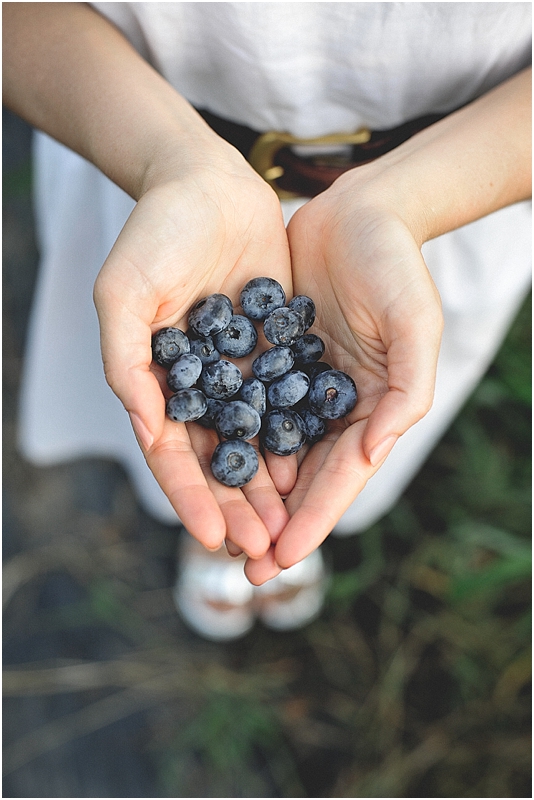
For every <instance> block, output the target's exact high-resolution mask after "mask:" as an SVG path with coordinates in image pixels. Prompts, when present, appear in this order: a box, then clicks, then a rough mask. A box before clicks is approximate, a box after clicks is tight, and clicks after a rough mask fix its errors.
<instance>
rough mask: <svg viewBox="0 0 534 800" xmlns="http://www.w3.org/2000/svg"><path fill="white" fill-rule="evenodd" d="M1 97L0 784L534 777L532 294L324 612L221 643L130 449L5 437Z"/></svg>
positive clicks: (11, 315)
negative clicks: (146, 504)
mask: <svg viewBox="0 0 534 800" xmlns="http://www.w3.org/2000/svg"><path fill="white" fill-rule="evenodd" d="M30 137H31V132H30V130H29V129H28V128H26V126H24V125H23V124H22V123H21V122H20V121H19V120H17V119H16V118H14V117H12V116H11V115H9V114H6V113H5V112H4V181H3V190H4V208H3V226H4V227H3V234H4V238H3V249H4V295H3V300H4V322H3V347H4V360H3V364H4V418H3V433H4V504H3V510H4V583H3V590H4V598H3V600H4V679H3V685H4V759H3V765H4V791H3V796H4V797H37V796H38V797H68V796H70V797H531V795H532V792H531V736H530V732H531V727H530V719H531V695H530V676H531V649H530V638H531V579H530V574H531V540H530V528H531V500H530V498H531V422H530V420H531V366H530V365H531V302H530V298H528V300H527V301H526V302H525V304H524V307H523V308H522V309H521V312H520V314H519V316H518V318H517V320H516V322H515V324H514V326H513V328H512V330H511V331H510V333H509V335H508V337H507V339H506V341H505V343H504V345H503V347H502V349H501V351H500V352H499V354H498V356H497V357H496V359H495V361H494V363H493V364H492V366H491V368H490V369H489V371H488V373H487V375H486V376H485V378H484V380H483V381H482V383H481V384H480V386H479V387H478V389H477V390H476V392H475V393H474V395H473V396H472V397H471V398H470V400H469V402H468V403H467V405H466V407H465V408H464V409H463V411H462V413H461V414H460V416H459V417H458V419H457V420H456V421H455V423H454V424H453V426H452V427H451V429H450V430H449V431H448V433H447V434H446V436H445V437H444V438H443V440H442V441H441V442H440V443H439V445H438V446H437V447H436V449H435V451H434V453H433V454H432V456H431V457H430V459H429V460H428V462H427V463H426V465H425V466H424V468H423V469H422V470H421V472H420V473H419V475H418V476H417V477H416V479H415V480H414V481H413V483H412V485H411V486H410V487H409V489H408V490H407V492H406V493H405V495H404V496H403V497H402V499H401V500H400V502H399V503H398V504H397V506H396V507H395V508H394V509H393V510H392V511H391V513H389V514H388V515H387V516H386V517H384V518H383V519H382V520H381V521H380V522H379V523H378V524H376V525H374V526H373V527H372V528H371V529H370V530H368V531H367V532H366V533H364V534H363V535H360V536H355V537H350V538H348V539H330V540H329V541H328V542H327V544H326V548H327V549H328V551H329V554H330V556H331V559H332V563H333V566H334V575H333V580H332V585H331V589H330V592H329V597H328V602H327V606H326V608H325V611H324V613H323V614H322V616H321V618H320V619H319V620H317V621H316V622H315V623H313V624H312V625H310V626H308V627H307V628H306V629H304V630H302V631H299V632H298V633H295V634H275V633H272V632H270V631H268V630H266V629H264V628H262V627H261V626H257V627H256V628H255V629H254V630H253V632H252V633H251V634H249V635H248V636H247V637H246V638H245V639H243V640H242V641H240V642H237V643H231V644H222V645H218V644H212V643H208V642H204V641H202V640H200V639H199V638H197V637H196V636H194V635H193V634H192V633H190V632H189V631H188V630H187V629H186V628H185V627H184V625H183V624H182V623H181V621H180V619H179V618H178V617H177V615H176V614H175V612H174V609H173V605H172V600H171V596H170V587H171V586H172V583H173V578H174V550H175V543H176V536H177V531H176V530H175V529H172V528H168V527H165V526H162V525H159V524H158V523H156V522H154V521H153V520H151V519H150V518H148V517H147V516H146V515H145V514H144V513H143V512H142V510H140V509H139V508H138V506H137V504H136V501H135V498H134V496H133V494H132V491H131V488H130V486H129V484H128V481H127V479H126V477H125V475H124V474H123V472H122V471H121V469H120V468H119V467H118V466H117V465H115V464H113V463H111V462H106V461H100V460H96V459H87V460H82V461H78V462H73V463H71V464H64V465H59V466H56V467H50V468H46V469H45V468H43V469H38V468H36V467H33V466H31V465H29V464H27V463H25V462H24V461H23V460H22V459H21V458H20V455H19V454H18V453H17V449H16V402H17V393H18V386H19V378H20V365H21V359H22V356H23V344H24V336H25V331H26V323H27V314H28V309H29V303H30V299H31V293H32V287H33V283H34V280H35V274H36V266H37V252H36V247H35V240H34V234H33V218H32V213H31V199H30V189H31V162H30V157H29V144H30Z"/></svg>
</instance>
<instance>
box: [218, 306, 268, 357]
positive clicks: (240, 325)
mask: <svg viewBox="0 0 534 800" xmlns="http://www.w3.org/2000/svg"><path fill="white" fill-rule="evenodd" d="M213 341H214V344H215V347H216V348H217V350H218V351H219V353H222V354H223V355H225V356H230V357H231V358H243V356H248V354H249V353H252V351H253V350H254V348H255V347H256V344H257V343H258V333H257V331H256V328H255V327H254V325H253V324H252V322H251V321H250V320H249V319H247V318H246V317H244V316H243V315H242V314H234V315H233V316H232V319H231V320H230V322H229V324H228V325H227V327H226V328H225V329H224V330H223V331H221V332H220V333H216V334H215V335H214V337H213Z"/></svg>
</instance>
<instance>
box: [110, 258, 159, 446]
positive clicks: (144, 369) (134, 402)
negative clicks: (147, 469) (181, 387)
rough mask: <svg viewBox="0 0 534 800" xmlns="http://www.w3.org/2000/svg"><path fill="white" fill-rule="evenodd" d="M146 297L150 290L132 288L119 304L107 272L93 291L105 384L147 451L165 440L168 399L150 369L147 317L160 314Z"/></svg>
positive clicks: (126, 291) (150, 357)
mask: <svg viewBox="0 0 534 800" xmlns="http://www.w3.org/2000/svg"><path fill="white" fill-rule="evenodd" d="M119 286H120V287H122V284H120V285H119ZM144 295H146V291H145V292H141V293H139V294H135V292H134V291H133V287H130V290H129V291H128V290H125V292H124V293H121V297H120V298H119V299H118V298H117V289H116V288H115V286H114V285H113V284H112V281H111V280H110V278H109V276H108V275H106V272H105V271H104V270H103V271H102V272H101V273H100V275H99V276H98V278H97V281H96V283H95V288H94V303H95V306H96V310H97V313H98V319H99V323H100V347H101V352H102V360H103V364H104V373H105V376H106V380H107V382H108V384H109V386H110V387H111V389H112V390H113V392H114V393H115V394H116V395H117V397H118V398H119V400H120V401H121V402H122V404H123V406H124V408H125V409H126V411H128V413H129V415H130V419H131V422H132V426H133V428H134V432H135V434H136V437H137V439H138V441H139V444H140V445H141V447H142V449H143V450H144V451H145V452H146V451H148V450H150V448H151V447H152V444H153V443H154V442H155V441H158V439H159V438H160V437H161V435H162V432H163V425H164V422H165V398H164V396H163V394H162V391H161V388H160V385H159V382H158V380H157V378H156V376H155V375H154V373H153V372H152V371H151V369H150V364H151V362H152V332H151V328H150V324H149V321H148V317H151V318H152V319H153V317H154V315H155V311H154V310H153V308H152V306H153V305H154V303H153V302H150V301H149V299H148V298H146V297H144ZM138 308H139V310H138ZM141 308H142V309H143V313H141V312H140V309H141ZM143 317H144V318H143Z"/></svg>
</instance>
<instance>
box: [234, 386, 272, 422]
mask: <svg viewBox="0 0 534 800" xmlns="http://www.w3.org/2000/svg"><path fill="white" fill-rule="evenodd" d="M239 399H240V400H244V401H245V403H248V404H249V406H252V408H253V409H255V411H257V412H258V414H259V415H260V417H263V415H264V414H265V411H266V409H267V392H266V391H265V386H264V384H263V383H262V382H261V381H260V380H258V378H246V379H245V380H244V381H243V384H242V386H241V389H240V390H239Z"/></svg>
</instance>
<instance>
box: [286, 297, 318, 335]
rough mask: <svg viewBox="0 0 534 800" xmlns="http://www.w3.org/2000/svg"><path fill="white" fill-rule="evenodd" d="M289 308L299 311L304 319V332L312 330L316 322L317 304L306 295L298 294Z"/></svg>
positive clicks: (290, 302)
mask: <svg viewBox="0 0 534 800" xmlns="http://www.w3.org/2000/svg"><path fill="white" fill-rule="evenodd" d="M287 307H288V308H291V309H292V310H293V311H297V312H298V313H299V314H300V315H301V316H302V318H303V319H304V325H305V328H304V330H306V331H307V330H308V328H311V326H312V325H313V323H314V322H315V303H314V302H313V300H312V299H311V297H308V296H307V295H305V294H298V295H296V297H293V299H292V300H290V301H289V303H288V304H287Z"/></svg>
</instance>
